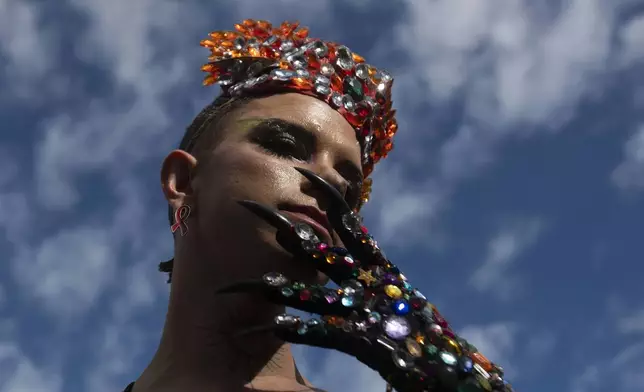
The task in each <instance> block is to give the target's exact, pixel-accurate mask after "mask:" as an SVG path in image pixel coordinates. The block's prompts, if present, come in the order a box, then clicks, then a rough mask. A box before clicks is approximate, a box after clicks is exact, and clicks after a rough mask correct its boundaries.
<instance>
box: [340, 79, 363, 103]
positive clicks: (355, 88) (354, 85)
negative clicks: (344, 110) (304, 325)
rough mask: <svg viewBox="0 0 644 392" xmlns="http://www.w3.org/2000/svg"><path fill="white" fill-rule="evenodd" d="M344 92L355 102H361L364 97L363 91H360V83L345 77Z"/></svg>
mask: <svg viewBox="0 0 644 392" xmlns="http://www.w3.org/2000/svg"><path fill="white" fill-rule="evenodd" d="M343 86H344V90H345V91H346V92H347V93H348V94H349V95H350V96H351V98H353V99H355V100H356V101H360V100H362V98H363V96H364V90H363V89H362V83H360V81H359V80H358V79H356V78H352V77H350V76H347V77H346V78H344V81H343Z"/></svg>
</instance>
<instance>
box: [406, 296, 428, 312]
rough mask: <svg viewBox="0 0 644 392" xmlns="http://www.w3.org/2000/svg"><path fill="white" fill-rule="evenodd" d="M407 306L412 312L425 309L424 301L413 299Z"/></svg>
mask: <svg viewBox="0 0 644 392" xmlns="http://www.w3.org/2000/svg"><path fill="white" fill-rule="evenodd" d="M409 305H410V306H411V307H412V309H414V310H421V309H422V308H424V307H425V300H424V299H421V298H418V297H415V298H412V299H410V300H409Z"/></svg>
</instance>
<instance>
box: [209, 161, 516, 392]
mask: <svg viewBox="0 0 644 392" xmlns="http://www.w3.org/2000/svg"><path fill="white" fill-rule="evenodd" d="M296 170H298V171H299V172H300V173H302V175H304V176H305V177H306V178H307V179H309V180H310V181H311V182H312V183H313V184H315V185H316V186H317V187H319V188H320V189H321V190H322V191H323V192H324V193H325V194H326V195H327V196H328V200H329V201H330V204H329V206H328V208H327V210H326V213H327V216H328V218H329V221H330V223H331V225H332V226H333V228H334V229H335V231H336V232H337V233H338V235H339V236H340V238H341V239H342V242H343V243H344V245H345V246H346V249H344V248H338V247H331V246H329V245H328V244H326V243H324V242H321V241H320V240H319V238H318V237H317V235H316V234H315V232H314V230H313V229H312V228H311V227H310V226H308V225H306V224H304V223H295V224H294V223H292V222H291V221H290V220H289V219H287V218H286V217H285V216H283V215H281V214H280V213H279V212H277V211H275V210H273V209H271V208H268V207H266V206H263V205H261V204H258V203H255V202H252V201H241V202H240V204H241V205H242V206H244V207H246V208H247V209H249V210H250V211H252V212H254V213H255V214H257V215H258V216H260V217H261V218H263V219H265V220H266V221H268V222H269V223H270V224H272V225H273V226H275V227H276V228H277V229H278V232H277V239H278V242H279V243H280V245H281V246H283V247H284V248H285V249H286V250H288V251H289V252H291V253H292V254H293V255H294V256H295V257H297V258H300V259H304V260H306V261H308V262H311V263H313V264H314V265H315V266H316V268H317V269H318V270H319V271H321V272H323V273H325V274H326V275H327V276H328V277H329V279H330V280H332V281H333V282H335V283H336V284H337V285H338V286H339V287H340V288H339V289H334V288H329V287H325V286H320V285H306V284H304V283H300V282H291V281H290V280H289V279H288V277H286V276H284V275H282V274H280V273H278V272H271V273H267V274H266V275H264V277H263V279H262V280H258V281H250V282H241V283H235V284H233V285H231V286H229V287H227V288H225V289H223V290H221V292H249V291H255V290H258V291H260V292H262V293H264V294H265V295H266V296H267V297H268V298H269V299H270V300H271V301H273V302H275V303H278V304H283V305H285V306H287V307H291V308H295V309H300V310H303V311H305V312H310V313H314V314H317V315H320V318H313V319H310V320H306V321H305V320H302V319H301V318H299V317H297V316H293V315H289V314H283V315H279V316H277V317H276V318H275V321H274V324H272V325H271V326H266V327H259V329H262V328H264V329H272V330H274V331H275V333H276V334H277V336H279V337H280V338H281V339H283V340H285V341H288V342H292V343H296V344H306V345H310V346H316V347H323V348H330V349H335V350H338V351H341V352H344V353H346V354H349V355H352V356H354V357H356V358H357V359H358V360H359V361H361V362H362V363H364V364H365V365H367V366H369V367H370V368H372V369H374V370H375V371H377V372H378V373H379V374H380V375H381V376H382V377H383V378H384V379H385V380H386V381H387V382H388V383H389V384H390V385H391V386H393V388H395V389H396V390H397V391H398V392H419V391H428V392H466V391H467V392H475V391H487V392H492V391H494V392H496V391H503V392H510V391H513V389H512V387H511V386H510V384H508V383H507V382H506V381H505V380H504V379H503V370H502V369H501V367H499V366H497V365H495V364H493V363H491V362H490V361H489V360H487V359H486V358H485V356H483V355H482V354H481V353H479V352H477V350H476V348H475V347H474V346H472V345H471V344H469V343H468V342H467V341H466V340H465V339H463V338H461V337H459V336H457V335H456V334H455V333H454V332H453V331H452V329H451V328H450V326H449V324H448V323H447V321H446V320H445V319H444V318H443V317H442V316H441V314H440V313H439V312H438V310H437V309H436V307H434V305H432V304H431V303H429V302H428V301H427V299H426V298H425V296H423V295H422V294H421V293H420V292H419V291H418V290H416V289H414V288H413V287H412V286H411V285H410V284H409V283H408V282H407V279H406V278H405V277H404V275H403V274H401V272H400V270H399V269H398V268H397V267H396V266H395V265H394V264H393V263H392V262H391V261H389V260H388V259H387V258H386V257H385V255H384V253H383V252H382V251H381V250H380V249H379V247H378V245H377V243H376V241H375V240H374V238H373V237H372V236H371V235H370V234H369V233H368V232H367V230H366V229H365V227H364V226H363V225H362V220H361V218H360V217H359V216H358V215H357V214H356V213H355V212H353V211H352V210H351V208H350V207H349V206H348V205H347V203H346V202H345V201H344V199H343V197H342V195H340V193H339V192H338V191H337V190H336V189H335V188H334V187H333V186H331V185H330V184H328V183H327V182H326V181H325V180H324V179H322V178H320V177H318V176H317V175H315V174H314V173H312V172H310V171H308V170H305V169H301V168H296Z"/></svg>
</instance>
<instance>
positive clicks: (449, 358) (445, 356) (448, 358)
mask: <svg viewBox="0 0 644 392" xmlns="http://www.w3.org/2000/svg"><path fill="white" fill-rule="evenodd" d="M439 355H440V357H441V359H442V360H443V362H445V364H446V365H449V366H454V365H456V364H457V363H458V360H457V359H456V357H455V356H454V354H452V353H448V352H447V351H441V353H440V354H439Z"/></svg>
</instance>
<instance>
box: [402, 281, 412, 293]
mask: <svg viewBox="0 0 644 392" xmlns="http://www.w3.org/2000/svg"><path fill="white" fill-rule="evenodd" d="M403 287H404V288H405V289H406V290H408V291H412V290H413V289H414V288H413V287H412V286H411V285H410V284H409V282H403Z"/></svg>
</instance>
